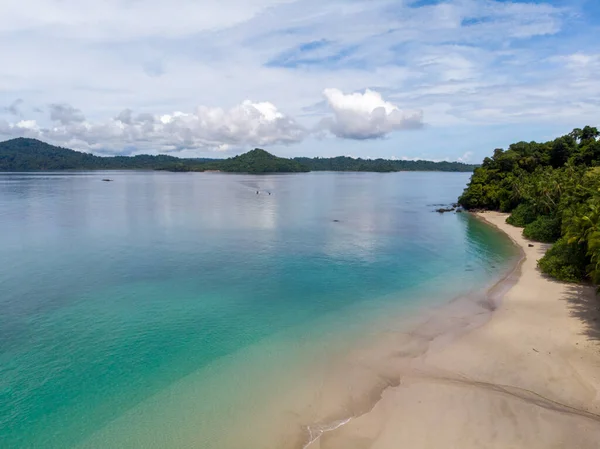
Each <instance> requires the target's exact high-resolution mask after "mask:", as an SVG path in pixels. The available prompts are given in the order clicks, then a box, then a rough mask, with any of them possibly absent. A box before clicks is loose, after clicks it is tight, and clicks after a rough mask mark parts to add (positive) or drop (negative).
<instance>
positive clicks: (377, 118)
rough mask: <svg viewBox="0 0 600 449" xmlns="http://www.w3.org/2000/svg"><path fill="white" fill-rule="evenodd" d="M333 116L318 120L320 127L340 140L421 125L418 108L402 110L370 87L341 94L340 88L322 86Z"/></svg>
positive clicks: (365, 136) (366, 136) (420, 114)
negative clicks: (362, 91)
mask: <svg viewBox="0 0 600 449" xmlns="http://www.w3.org/2000/svg"><path fill="white" fill-rule="evenodd" d="M323 95H324V96H325V98H326V100H327V104H328V105H329V108H330V109H331V111H332V112H333V117H328V118H325V119H323V120H322V121H321V123H320V127H321V128H324V129H327V130H328V131H330V132H331V133H332V134H334V135H335V136H337V137H341V138H343V139H357V140H366V139H377V138H382V137H385V136H386V135H388V134H390V133H392V132H394V131H400V130H405V129H415V128H420V127H421V126H422V125H423V113H422V112H421V111H402V110H400V109H399V108H398V107H397V106H396V105H394V104H392V103H390V102H388V101H385V100H384V99H383V98H382V96H381V94H379V93H378V92H375V91H373V90H370V89H366V90H365V92H364V93H352V94H344V93H343V92H342V91H340V90H339V89H333V88H330V89H325V90H324V91H323Z"/></svg>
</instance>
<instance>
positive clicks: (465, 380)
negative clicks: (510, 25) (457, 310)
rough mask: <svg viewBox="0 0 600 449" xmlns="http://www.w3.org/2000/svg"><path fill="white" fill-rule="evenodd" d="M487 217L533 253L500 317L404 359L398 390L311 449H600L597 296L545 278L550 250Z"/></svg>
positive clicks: (501, 216)
mask: <svg viewBox="0 0 600 449" xmlns="http://www.w3.org/2000/svg"><path fill="white" fill-rule="evenodd" d="M481 217H482V218H483V219H485V220H487V221H489V222H490V223H491V224H493V225H495V226H497V227H498V228H499V229H501V230H502V231H504V232H505V233H506V234H508V235H509V236H510V237H511V238H512V239H513V240H514V241H515V243H517V244H518V245H519V246H520V247H521V248H522V249H523V251H524V253H525V260H524V261H523V263H522V265H521V268H520V275H519V276H518V280H517V282H516V284H515V285H514V286H513V287H512V288H511V289H510V290H509V291H508V292H507V293H506V295H505V296H504V298H503V300H502V302H501V305H500V307H499V308H498V309H497V310H496V311H494V312H493V314H492V316H491V319H490V320H489V321H488V322H487V323H486V324H484V325H483V326H481V327H479V328H476V329H475V330H471V331H469V332H463V333H462V335H460V336H458V337H457V338H456V339H453V340H452V341H451V342H450V343H447V344H436V345H431V344H428V349H427V350H426V351H424V352H423V354H422V355H417V356H416V357H415V356H414V355H415V354H406V357H404V356H403V354H402V353H400V354H398V360H397V361H396V362H394V363H395V365H394V371H396V369H398V367H400V368H399V370H400V371H399V372H400V373H401V374H400V376H399V385H398V381H396V382H393V383H391V385H390V386H389V387H388V388H384V389H383V392H382V393H381V398H380V399H379V400H378V401H377V402H376V403H375V405H374V406H373V407H372V409H370V410H369V411H365V412H364V413H362V414H360V416H358V417H356V418H354V419H353V420H351V421H350V422H349V423H348V424H346V425H344V426H342V427H339V428H337V429H335V430H333V431H330V432H326V433H325V434H323V435H322V437H321V438H320V439H319V440H318V441H316V442H315V443H314V444H312V445H311V446H310V448H311V449H315V448H320V449H366V448H372V449H388V448H389V449H392V448H393V449H400V448H402V449H404V448H407V449H418V448H436V449H446V448H457V449H458V448H460V449H469V448H477V449H481V448H527V449H536V448H544V449H546V448H590V449H592V448H593V449H598V448H600V318H599V317H600V312H599V310H598V309H599V308H600V302H599V301H598V300H596V298H595V293H594V290H593V288H591V287H584V286H577V285H570V284H563V283H559V282H554V281H551V280H549V279H547V278H545V277H543V276H542V275H541V273H540V272H539V271H538V269H537V260H538V259H539V258H540V257H541V256H542V255H543V254H544V251H545V250H546V249H547V246H546V245H541V244H538V243H534V246H533V247H529V246H528V243H529V242H528V241H526V240H525V239H524V238H523V237H522V235H521V229H519V228H514V227H512V226H510V225H507V224H506V223H505V219H506V215H505V214H499V213H492V212H489V213H485V214H481ZM595 319H596V320H598V321H594V320H595ZM429 343H431V340H430V341H429ZM377 394H378V395H379V394H380V393H377Z"/></svg>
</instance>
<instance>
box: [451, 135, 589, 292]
mask: <svg viewBox="0 0 600 449" xmlns="http://www.w3.org/2000/svg"><path fill="white" fill-rule="evenodd" d="M599 136H600V132H598V129H597V128H595V127H591V126H586V127H584V128H583V129H580V128H577V129H574V130H573V131H572V132H571V133H569V134H567V135H565V136H562V137H559V138H557V139H555V140H553V141H550V142H545V143H538V142H518V143H515V144H512V145H510V146H509V148H508V149H507V150H502V149H496V150H495V151H494V155H493V156H492V157H486V158H485V159H484V161H483V164H482V165H481V167H478V168H476V169H475V171H474V172H473V175H472V177H471V180H470V182H469V184H468V186H467V188H466V189H465V191H464V192H463V194H462V195H461V197H460V198H459V203H460V204H461V205H462V206H463V207H465V208H466V209H488V210H499V211H502V212H511V215H510V217H509V218H508V219H507V222H508V223H510V224H513V225H515V226H520V227H523V228H524V229H523V235H524V236H525V237H527V238H529V239H532V240H536V241H540V242H547V243H554V242H556V243H555V244H554V245H553V247H552V248H551V249H550V250H549V251H548V252H547V253H546V255H545V256H544V257H543V258H542V259H541V260H540V262H539V266H540V268H541V270H542V271H543V272H544V273H546V274H548V275H550V276H552V277H555V278H557V279H560V280H565V281H570V282H575V281H581V280H584V279H589V280H591V281H593V282H594V283H596V284H598V283H600V141H599V140H598V137H599Z"/></svg>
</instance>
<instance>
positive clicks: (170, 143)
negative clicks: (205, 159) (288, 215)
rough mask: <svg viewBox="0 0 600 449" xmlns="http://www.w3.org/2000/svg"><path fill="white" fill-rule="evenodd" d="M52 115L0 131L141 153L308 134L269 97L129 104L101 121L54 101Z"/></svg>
mask: <svg viewBox="0 0 600 449" xmlns="http://www.w3.org/2000/svg"><path fill="white" fill-rule="evenodd" d="M50 118H51V120H53V121H55V122H57V123H56V124H55V125H54V126H50V127H47V128H43V127H40V126H38V124H37V123H36V121H35V120H22V121H20V122H18V123H16V124H13V125H6V126H5V127H4V128H0V133H3V134H8V135H17V134H20V133H21V134H24V135H25V136H27V137H35V138H39V139H43V140H47V141H49V142H52V143H57V144H62V145H67V146H70V147H73V148H76V149H81V150H95V151H103V152H106V151H114V152H117V153H118V152H121V151H122V150H123V148H125V147H130V148H131V147H134V148H136V151H137V152H141V151H152V152H157V151H163V152H169V151H181V150H183V149H188V150H189V149H201V150H204V151H223V150H228V149H248V148H249V147H252V146H268V145H275V144H290V143H297V142H299V141H301V140H303V139H304V137H305V136H306V130H305V129H304V128H303V127H302V126H300V125H299V124H298V123H297V122H296V121H294V120H293V119H291V118H289V117H286V116H285V115H284V114H283V113H281V112H280V111H279V110H278V109H277V108H276V107H275V105H273V104H271V103H268V102H263V103H252V102H251V101H244V102H243V103H241V104H240V105H237V106H235V107H233V108H231V109H229V110H224V109H222V108H210V107H206V106H200V107H198V108H196V110H195V111H193V112H179V111H177V112H173V113H171V114H161V115H152V114H147V113H144V114H138V115H134V113H133V111H131V110H130V109H125V110H123V111H121V112H120V113H119V114H118V115H117V116H116V117H115V118H112V119H109V120H105V121H101V122H90V121H87V120H86V119H85V117H84V115H83V113H82V112H81V111H79V110H78V109H75V108H74V107H72V106H70V105H68V104H60V105H50Z"/></svg>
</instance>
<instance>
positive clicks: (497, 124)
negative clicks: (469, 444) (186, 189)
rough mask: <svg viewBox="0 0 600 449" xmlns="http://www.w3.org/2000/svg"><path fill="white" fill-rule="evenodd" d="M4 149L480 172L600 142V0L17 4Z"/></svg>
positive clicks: (69, 0) (0, 95)
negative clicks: (412, 162)
mask: <svg viewBox="0 0 600 449" xmlns="http://www.w3.org/2000/svg"><path fill="white" fill-rule="evenodd" d="M5 3H6V5H4V3H3V14H2V15H1V16H0V48H1V49H2V55H3V63H2V68H0V138H2V139H7V138H11V137H16V136H26V137H35V138H40V139H42V140H46V141H49V142H51V143H55V144H59V145H62V146H67V147H71V148H75V149H79V150H83V151H91V152H94V153H97V154H135V153H153V154H156V153H169V154H173V155H179V156H208V157H227V156H230V155H233V154H238V153H241V152H244V151H247V150H248V149H251V148H253V147H257V146H258V147H262V148H265V149H267V150H269V151H271V152H273V153H275V154H278V155H282V156H296V155H307V156H335V155H352V156H361V157H373V158H375V157H386V158H398V159H402V158H406V159H415V158H424V159H432V160H463V161H469V162H478V161H480V160H481V159H482V158H483V157H484V156H486V155H488V154H490V153H491V152H492V151H493V149H494V148H497V147H506V146H507V145H508V144H510V143H511V142H514V141H518V140H534V139H535V140H543V139H550V138H553V137H556V136H559V135H561V134H564V133H566V132H568V131H570V130H571V129H572V128H574V127H581V126H584V125H586V124H590V125H600V123H599V122H600V80H599V77H598V75H597V74H598V73H600V50H599V48H598V45H597V42H598V37H599V36H600V30H599V25H598V23H599V19H600V2H598V1H596V0H572V1H565V0H553V1H539V0H537V1H533V0H532V1H522V0H521V1H516V0H513V1H501V0H446V1H434V0H416V1H414V0H413V1H411V0H396V1H389V0H368V1H367V0H346V1H339V0H332V1H328V2H323V1H322V0H319V1H317V0H203V1H197V0H171V1H170V2H164V1H159V0H145V1H141V0H105V1H103V2H95V3H89V2H81V1H77V0H28V1H27V2H22V1H21V0H6V2H5Z"/></svg>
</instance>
